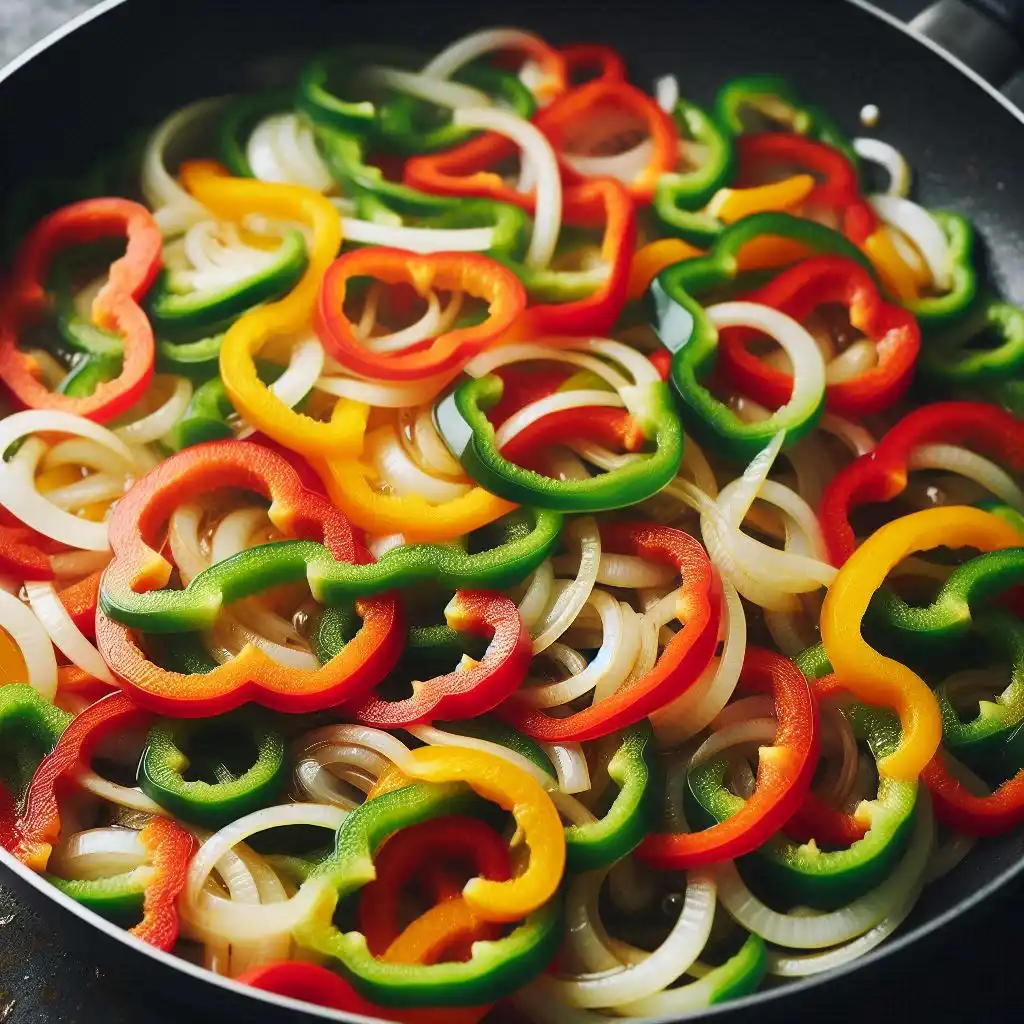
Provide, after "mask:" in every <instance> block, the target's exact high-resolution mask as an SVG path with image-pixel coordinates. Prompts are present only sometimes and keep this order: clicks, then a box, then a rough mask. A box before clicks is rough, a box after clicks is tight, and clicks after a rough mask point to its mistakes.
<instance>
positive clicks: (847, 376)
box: [825, 338, 878, 385]
mask: <svg viewBox="0 0 1024 1024" xmlns="http://www.w3.org/2000/svg"><path fill="white" fill-rule="evenodd" d="M877 365H878V346H877V345H876V344H875V343H874V342H873V341H871V339H870V338H861V340H860V341H855V342H854V343H853V344H852V345H850V346H849V347H848V348H846V349H844V350H843V351H842V352H840V353H839V355H837V356H835V357H834V358H832V359H830V360H829V361H828V363H827V365H826V366H825V383H826V384H829V385H832V384H842V383H844V382H845V381H848V380H853V378H854V377H859V376H860V375H861V374H862V373H867V372H868V370H872V369H874V368H875V367H876V366H877Z"/></svg>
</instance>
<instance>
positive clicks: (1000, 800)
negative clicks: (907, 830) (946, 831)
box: [921, 751, 1024, 836]
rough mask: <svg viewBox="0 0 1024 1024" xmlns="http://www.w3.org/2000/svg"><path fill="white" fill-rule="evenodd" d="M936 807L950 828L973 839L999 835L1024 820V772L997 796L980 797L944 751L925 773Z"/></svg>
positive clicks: (925, 781) (937, 814)
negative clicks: (953, 769)
mask: <svg viewBox="0 0 1024 1024" xmlns="http://www.w3.org/2000/svg"><path fill="white" fill-rule="evenodd" d="M921 780H922V781H923V782H924V784H925V785H926V786H927V787H928V792H929V793H931V796H932V800H933V802H934V804H935V815H936V817H937V818H938V819H939V821H941V822H942V823H943V824H944V825H946V826H947V827H948V828H952V829H955V830H956V831H957V832H966V833H967V834H968V835H972V836H997V835H1002V834H1003V833H1004V832H1009V831H1011V830H1012V829H1014V828H1016V827H1017V826H1018V825H1019V824H1020V823H1021V822H1022V821H1024V770H1021V771H1018V772H1017V774H1016V775H1014V776H1013V777H1012V778H1010V779H1008V780H1007V781H1005V782H1003V783H1002V784H1001V785H1000V786H999V787H998V788H997V789H996V791H995V792H994V793H991V794H989V795H988V796H976V795H975V794H974V793H972V792H971V791H970V790H969V789H968V788H967V787H966V786H965V785H964V784H963V783H962V782H961V781H960V779H959V778H957V776H956V775H955V774H953V772H951V771H950V769H949V766H948V765H947V764H946V762H945V760H944V757H943V753H942V751H939V752H938V753H936V755H935V756H934V757H933V758H932V759H931V761H929V762H928V764H927V765H926V766H925V768H924V770H923V771H922V773H921Z"/></svg>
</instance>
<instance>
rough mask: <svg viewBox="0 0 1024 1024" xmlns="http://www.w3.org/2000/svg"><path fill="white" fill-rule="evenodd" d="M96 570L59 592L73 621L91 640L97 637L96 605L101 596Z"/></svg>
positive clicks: (61, 601) (98, 573)
mask: <svg viewBox="0 0 1024 1024" xmlns="http://www.w3.org/2000/svg"><path fill="white" fill-rule="evenodd" d="M101 575H102V573H100V572H98V571H97V572H94V573H90V575H88V576H86V577H85V578H84V579H80V580H79V581H78V582H77V583H75V584H72V585H71V586H70V587H65V588H64V589H63V590H60V591H58V592H57V596H58V597H59V598H60V603H61V604H62V605H64V610H65V611H66V612H67V613H68V615H70V616H71V621H72V622H73V623H74V624H75V625H76V626H77V627H78V628H79V630H80V631H81V632H82V634H83V635H84V636H87V637H88V638H89V639H90V640H92V639H95V637H96V605H97V602H98V601H99V597H100V576H101Z"/></svg>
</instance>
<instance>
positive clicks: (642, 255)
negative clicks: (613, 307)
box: [626, 238, 704, 302]
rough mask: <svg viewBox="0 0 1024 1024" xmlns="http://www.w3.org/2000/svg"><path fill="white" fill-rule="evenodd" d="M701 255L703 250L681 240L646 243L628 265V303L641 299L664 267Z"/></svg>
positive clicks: (664, 239)
mask: <svg viewBox="0 0 1024 1024" xmlns="http://www.w3.org/2000/svg"><path fill="white" fill-rule="evenodd" d="M703 255H704V253H703V250H701V249H698V248H696V246H693V245H690V243H689V242H684V241H683V240H682V239H681V238H659V239H658V240H657V241H656V242H648V243H647V244H646V245H644V246H641V247H640V248H639V249H637V251H636V252H635V253H634V254H633V262H632V263H630V265H629V287H628V289H627V292H626V298H627V299H628V300H629V301H630V302H636V301H637V300H638V299H642V298H643V297H644V293H645V292H646V291H647V289H648V288H650V286H651V282H652V281H653V280H654V279H655V278H656V277H657V276H658V275H659V274H660V273H661V272H662V271H663V270H665V269H666V267H671V266H672V264H673V263H681V262H682V261H683V260H691V259H693V258H694V257H695V256H703Z"/></svg>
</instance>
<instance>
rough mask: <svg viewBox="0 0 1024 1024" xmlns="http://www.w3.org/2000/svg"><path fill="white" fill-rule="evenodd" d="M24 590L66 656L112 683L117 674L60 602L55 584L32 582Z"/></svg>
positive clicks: (96, 677)
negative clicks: (113, 672) (112, 671)
mask: <svg viewBox="0 0 1024 1024" xmlns="http://www.w3.org/2000/svg"><path fill="white" fill-rule="evenodd" d="M25 593H26V595H27V596H28V601H29V604H30V605H31V606H32V611H33V612H35V616H36V618H37V619H38V620H39V621H40V622H41V623H42V624H43V628H44V629H45V630H46V632H47V633H48V634H49V636H50V639H51V640H52V641H53V643H54V645H55V646H56V647H57V649H58V650H59V651H60V652H61V653H62V654H63V655H64V657H66V658H67V659H68V661H70V662H71V663H72V664H74V665H77V666H78V667H79V668H80V669H82V670H83V671H85V672H88V673H89V675H91V676H93V677H94V678H95V679H101V680H102V681H103V682H105V683H109V684H110V685H111V686H113V685H114V676H113V674H112V673H111V671H110V669H109V668H107V663H106V662H105V661H104V660H103V657H102V656H101V655H100V652H99V651H98V650H96V648H95V647H94V646H93V645H92V644H91V643H90V642H89V640H88V639H87V638H86V637H85V635H84V634H83V633H82V631H81V630H80V629H79V628H78V626H76V625H75V620H74V619H72V618H71V616H70V615H69V614H68V610H67V609H66V608H65V607H64V605H63V604H62V603H61V600H60V598H59V597H58V596H57V591H56V590H55V589H54V586H53V584H52V583H45V582H43V581H29V582H27V583H26V584H25Z"/></svg>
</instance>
